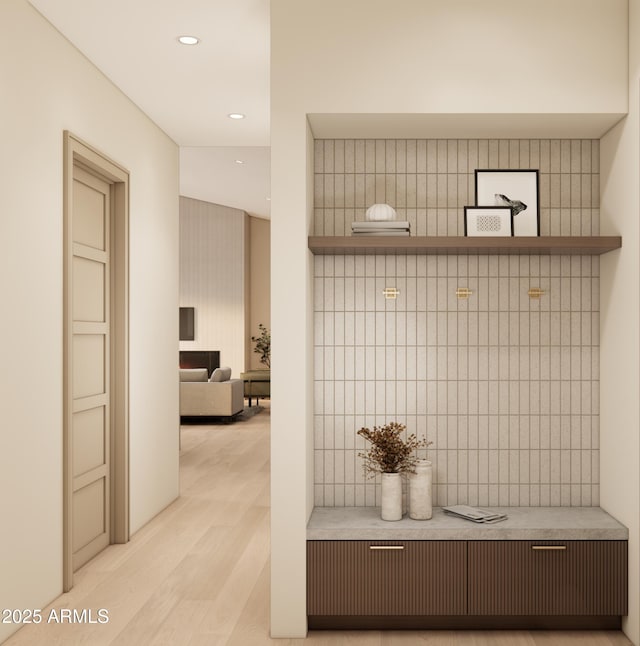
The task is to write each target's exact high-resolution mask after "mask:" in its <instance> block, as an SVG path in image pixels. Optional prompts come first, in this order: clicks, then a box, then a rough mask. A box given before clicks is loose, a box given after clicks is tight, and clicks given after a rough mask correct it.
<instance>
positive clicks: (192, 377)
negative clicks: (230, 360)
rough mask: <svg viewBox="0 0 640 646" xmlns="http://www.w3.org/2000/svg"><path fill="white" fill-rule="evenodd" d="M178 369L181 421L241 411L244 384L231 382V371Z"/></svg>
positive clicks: (235, 381)
mask: <svg viewBox="0 0 640 646" xmlns="http://www.w3.org/2000/svg"><path fill="white" fill-rule="evenodd" d="M207 377H208V372H207V369H206V368H180V417H224V418H225V420H226V421H231V420H232V419H233V417H234V416H235V415H237V414H238V413H240V412H242V410H243V409H244V382H243V381H242V379H231V368H216V369H215V370H214V371H213V373H212V374H211V377H210V378H207Z"/></svg>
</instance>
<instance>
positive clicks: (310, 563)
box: [307, 541, 467, 616]
mask: <svg viewBox="0 0 640 646" xmlns="http://www.w3.org/2000/svg"><path fill="white" fill-rule="evenodd" d="M466 580H467V546H466V543H465V542H464V541H307V611H308V614H309V615H359V616H362V615H405V616H406V615H458V614H464V613H466V611H467V608H466V606H467V603H466V601H467V583H466Z"/></svg>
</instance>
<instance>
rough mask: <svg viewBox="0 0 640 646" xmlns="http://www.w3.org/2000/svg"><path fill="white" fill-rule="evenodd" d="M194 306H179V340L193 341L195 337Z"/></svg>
mask: <svg viewBox="0 0 640 646" xmlns="http://www.w3.org/2000/svg"><path fill="white" fill-rule="evenodd" d="M195 321H196V308H195V307H181V308H180V341H193V340H194V339H195V338H196V325H195Z"/></svg>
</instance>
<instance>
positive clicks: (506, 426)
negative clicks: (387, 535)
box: [314, 140, 599, 506]
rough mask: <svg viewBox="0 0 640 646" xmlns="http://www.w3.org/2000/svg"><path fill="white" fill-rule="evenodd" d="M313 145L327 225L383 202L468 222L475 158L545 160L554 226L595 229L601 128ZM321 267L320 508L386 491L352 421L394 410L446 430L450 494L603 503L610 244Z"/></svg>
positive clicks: (443, 482) (332, 260)
mask: <svg viewBox="0 0 640 646" xmlns="http://www.w3.org/2000/svg"><path fill="white" fill-rule="evenodd" d="M315 154H316V157H315V158H316V198H315V199H316V219H315V227H316V229H315V232H316V233H317V234H326V235H332V234H337V235H340V234H344V233H347V234H348V232H349V229H350V224H351V222H352V221H353V220H354V219H364V210H365V207H366V206H367V205H370V204H371V203H373V202H374V201H377V202H384V201H387V202H389V203H390V204H391V205H392V206H394V207H396V208H397V210H398V213H399V217H400V218H401V219H408V220H410V221H411V222H412V231H413V232H414V234H416V233H417V234H421V233H422V234H432V235H461V234H462V231H463V228H462V213H463V210H462V206H464V205H465V204H472V203H473V195H474V191H473V181H474V175H473V170H474V169H475V168H477V167H478V168H483V167H484V168H487V167H492V168H518V167H521V168H522V167H524V168H539V169H540V184H541V186H540V188H541V191H540V193H541V194H540V204H541V231H542V235H556V234H557V235H560V234H571V235H581V234H583V235H586V234H591V233H593V234H597V233H598V201H599V198H598V184H599V176H598V155H599V151H598V141H591V140H579V141H569V140H562V141H560V140H551V141H548V140H547V141H539V140H531V141H528V140H526V141H523V140H517V141H509V140H500V141H467V140H428V141H425V140H422V141H420V140H418V141H415V140H414V141H404V140H403V141H389V140H379V141H370V140H367V141H362V140H358V141H333V140H331V141H330V140H321V141H316V151H315ZM392 198H393V199H392ZM314 281H315V284H314V298H315V503H316V504H317V505H339V506H342V505H376V504H379V482H378V481H375V480H374V481H371V480H368V481H367V480H365V478H364V474H363V471H362V465H361V460H360V459H359V458H358V456H357V453H358V451H359V450H362V449H363V448H364V441H363V440H362V438H360V437H359V436H357V435H356V431H357V430H358V429H359V428H361V427H362V426H372V425H374V424H383V423H385V422H387V421H391V420H397V421H400V422H402V423H404V424H406V425H407V428H408V431H409V432H416V433H417V434H418V435H419V436H420V437H424V436H426V437H427V438H428V439H429V440H432V441H433V442H434V444H433V446H432V447H431V448H430V450H429V452H428V453H429V457H430V458H431V459H432V460H433V462H434V493H435V503H436V504H438V505H444V504H456V503H468V504H472V505H516V506H544V505H563V506H565V505H566V506H569V505H598V502H599V487H598V482H599V474H598V460H599V456H598V450H599V441H598V435H599V418H598V415H599V409H598V406H599V402H598V391H599V381H598V380H599V327H598V324H599V259H598V257H591V256H585V257H580V256H574V257H570V256H412V255H408V256H316V257H315V279H314ZM384 287H397V288H399V289H400V296H399V298H398V299H397V300H395V301H394V300H385V299H384V297H383V295H382V290H383V289H384ZM456 287H469V288H470V289H472V290H473V295H472V296H471V297H470V298H469V299H468V300H458V299H457V298H456V296H455V290H456ZM529 287H541V288H542V289H544V290H545V295H544V296H543V297H542V298H541V299H540V300H532V299H530V298H529V296H528V295H527V290H528V289H529Z"/></svg>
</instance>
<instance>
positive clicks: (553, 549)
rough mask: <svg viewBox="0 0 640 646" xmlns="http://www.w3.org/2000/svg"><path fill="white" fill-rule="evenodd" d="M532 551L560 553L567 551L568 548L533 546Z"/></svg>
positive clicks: (564, 546)
mask: <svg viewBox="0 0 640 646" xmlns="http://www.w3.org/2000/svg"><path fill="white" fill-rule="evenodd" d="M531 549H532V550H539V551H547V552H551V551H555V552H560V551H562V550H566V549H567V546H566V545H532V546H531Z"/></svg>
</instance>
